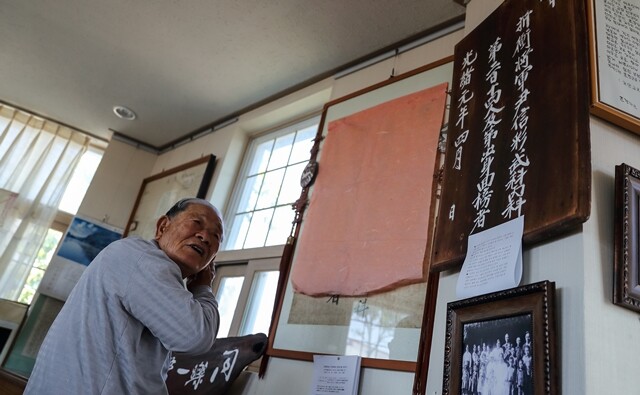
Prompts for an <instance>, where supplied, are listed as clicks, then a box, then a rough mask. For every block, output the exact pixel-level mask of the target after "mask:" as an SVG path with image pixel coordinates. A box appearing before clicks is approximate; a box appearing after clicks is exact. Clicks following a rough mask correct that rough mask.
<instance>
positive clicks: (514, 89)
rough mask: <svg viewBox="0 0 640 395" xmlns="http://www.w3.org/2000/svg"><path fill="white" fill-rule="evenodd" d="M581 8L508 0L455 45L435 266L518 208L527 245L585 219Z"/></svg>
mask: <svg viewBox="0 0 640 395" xmlns="http://www.w3.org/2000/svg"><path fill="white" fill-rule="evenodd" d="M584 8H585V7H584V2H582V1H579V0H563V1H553V0H542V1H541V0H517V1H516V0H512V1H506V2H505V3H503V4H502V5H501V6H500V7H499V8H498V9H497V10H496V11H495V12H493V13H492V14H491V15H490V16H489V17H488V18H487V19H486V20H485V21H484V22H482V24H480V25H479V26H478V27H477V28H476V29H475V30H473V31H472V32H471V33H470V34H468V35H467V36H466V37H465V38H464V39H463V40H462V41H461V42H460V43H458V44H457V45H456V48H455V60H454V76H453V90H452V102H451V112H450V118H449V132H448V137H447V150H446V157H445V167H444V175H443V181H442V182H443V184H442V195H441V200H440V206H439V211H438V218H437V225H436V232H435V240H434V249H433V262H432V265H431V268H432V270H435V271H440V270H444V269H449V268H455V267H458V266H459V265H460V264H461V263H462V260H463V259H464V255H465V253H466V249H467V238H468V236H469V235H470V234H473V233H477V232H480V231H482V230H486V229H489V228H491V227H493V226H496V225H499V224H501V223H503V222H505V221H507V220H509V219H513V218H515V217H517V216H519V215H524V216H525V231H524V232H525V234H524V242H525V243H535V242H538V241H541V240H543V239H546V238H549V237H551V236H555V235H557V234H560V233H562V232H564V231H567V230H570V229H573V228H575V227H576V226H578V225H579V224H581V223H582V222H584V221H585V220H586V219H587V218H588V217H589V211H590V188H591V164H590V145H589V144H590V142H589V103H588V101H589V91H588V87H589V79H588V71H589V70H588V62H587V55H588V53H587V38H586V16H585V9H584ZM492 55H494V56H493V57H492ZM516 140H517V141H516ZM512 147H515V148H514V149H512ZM517 202H520V204H518V203H517ZM509 207H511V209H509Z"/></svg>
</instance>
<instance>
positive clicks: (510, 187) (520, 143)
mask: <svg viewBox="0 0 640 395" xmlns="http://www.w3.org/2000/svg"><path fill="white" fill-rule="evenodd" d="M531 13H532V11H531V10H528V11H527V12H525V13H524V15H522V16H521V17H520V19H519V20H518V23H517V25H516V35H517V40H516V48H515V50H514V51H513V59H514V65H515V68H514V74H515V79H514V82H513V83H514V86H515V92H516V102H515V106H514V109H513V110H514V112H513V121H512V123H511V131H512V132H513V137H512V138H511V154H512V155H513V156H512V158H511V163H510V165H509V178H508V180H507V183H506V185H505V192H506V194H507V207H506V208H505V209H504V210H503V211H502V216H503V217H504V218H507V219H510V218H512V216H513V215H514V214H515V216H516V217H519V216H520V215H522V208H523V206H524V204H525V202H526V199H525V198H524V192H525V187H526V185H525V182H524V181H525V180H524V176H525V174H527V169H528V168H529V156H528V155H527V151H526V142H527V127H528V123H529V109H530V107H529V94H530V93H531V92H530V91H529V84H528V79H529V73H530V72H531V70H532V69H533V65H532V64H531V62H530V56H529V55H530V54H531V52H533V47H532V46H531V18H530V16H531Z"/></svg>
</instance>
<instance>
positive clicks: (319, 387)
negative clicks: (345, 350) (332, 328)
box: [311, 355, 360, 395]
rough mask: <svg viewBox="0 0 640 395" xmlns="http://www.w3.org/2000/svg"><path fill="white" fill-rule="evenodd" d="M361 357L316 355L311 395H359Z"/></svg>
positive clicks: (314, 357)
mask: <svg viewBox="0 0 640 395" xmlns="http://www.w3.org/2000/svg"><path fill="white" fill-rule="evenodd" d="M359 382H360V357H359V356H357V355H314V356H313V381H312V383H311V395H333V394H344V395H357V394H358V383H359Z"/></svg>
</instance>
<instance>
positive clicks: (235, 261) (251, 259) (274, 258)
mask: <svg viewBox="0 0 640 395" xmlns="http://www.w3.org/2000/svg"><path fill="white" fill-rule="evenodd" d="M283 250H284V245H277V246H269V247H260V248H250V249H244V250H231V251H220V252H219V253H218V256H217V259H216V269H217V270H218V271H220V270H224V271H228V273H225V276H228V275H232V276H243V277H244V282H243V283H242V289H241V290H240V295H239V296H238V302H237V304H236V309H235V311H234V313H233V319H232V320H231V325H230V327H229V334H228V335H227V336H228V337H233V336H238V333H239V331H240V327H241V325H242V323H243V322H242V321H243V320H244V315H245V311H246V309H247V308H248V306H249V303H248V302H249V295H250V292H251V286H252V284H253V279H254V275H255V274H256V272H260V271H278V272H279V271H280V259H281V257H282V252H283ZM278 274H279V275H282V273H278ZM225 276H222V275H218V274H216V277H215V278H214V280H213V283H212V285H211V288H212V290H213V293H214V295H215V294H217V292H218V288H219V286H220V282H221V280H222V278H223V277H225ZM220 303H221V301H218V304H220ZM273 308H274V310H275V308H276V306H275V305H274V306H273ZM265 335H267V336H268V335H269V334H268V333H265Z"/></svg>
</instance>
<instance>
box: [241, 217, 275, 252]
mask: <svg viewBox="0 0 640 395" xmlns="http://www.w3.org/2000/svg"><path fill="white" fill-rule="evenodd" d="M272 216H273V209H267V210H261V211H256V212H254V213H253V218H252V219H251V225H250V226H249V232H248V233H247V239H246V240H245V242H244V247H243V248H255V247H263V246H264V241H265V240H266V238H267V232H268V231H269V224H270V223H271V217H272Z"/></svg>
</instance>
